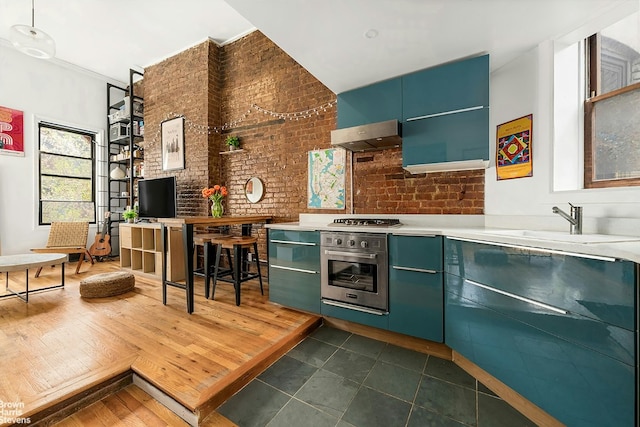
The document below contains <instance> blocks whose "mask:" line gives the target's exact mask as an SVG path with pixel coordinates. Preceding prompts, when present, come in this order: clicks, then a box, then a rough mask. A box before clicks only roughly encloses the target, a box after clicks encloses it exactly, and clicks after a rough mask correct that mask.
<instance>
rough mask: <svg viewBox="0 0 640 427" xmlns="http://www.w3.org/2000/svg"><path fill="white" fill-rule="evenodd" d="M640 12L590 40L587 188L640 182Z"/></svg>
mask: <svg viewBox="0 0 640 427" xmlns="http://www.w3.org/2000/svg"><path fill="white" fill-rule="evenodd" d="M638 26H639V25H638V15H637V13H636V14H633V15H630V16H629V17H627V18H625V19H623V20H621V21H619V22H617V23H615V24H613V25H611V26H609V27H607V28H605V29H603V30H602V31H600V32H598V33H596V34H594V35H592V36H591V37H589V38H588V39H587V40H586V41H585V43H584V45H585V65H586V67H585V68H586V70H585V71H586V101H585V104H584V140H585V144H584V186H585V188H602V187H621V186H632V185H640V34H639V32H638Z"/></svg>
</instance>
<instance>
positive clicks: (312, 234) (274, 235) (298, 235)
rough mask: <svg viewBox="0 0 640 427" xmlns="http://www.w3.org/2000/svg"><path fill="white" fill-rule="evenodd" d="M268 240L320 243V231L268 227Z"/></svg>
mask: <svg viewBox="0 0 640 427" xmlns="http://www.w3.org/2000/svg"><path fill="white" fill-rule="evenodd" d="M269 240H282V241H287V242H306V243H316V244H320V232H318V231H298V230H274V229H269Z"/></svg>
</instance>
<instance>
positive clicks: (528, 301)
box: [464, 279, 569, 315]
mask: <svg viewBox="0 0 640 427" xmlns="http://www.w3.org/2000/svg"><path fill="white" fill-rule="evenodd" d="M464 281H465V282H466V283H468V284H470V285H473V286H477V287H479V288H483V289H486V290H488V291H491V292H495V293H497V294H501V295H504V296H507V297H510V298H514V299H517V300H519V301H523V302H526V303H529V304H532V305H535V306H536V307H541V308H544V309H547V310H550V311H553V312H556V313H559V314H565V315H566V314H569V312H568V311H567V310H563V309H561V308H557V307H553V306H551V305H548V304H545V303H542V302H539V301H535V300H532V299H529V298H525V297H521V296H520V295H516V294H512V293H511V292H507V291H503V290H501V289H496V288H492V287H491V286H487V285H483V284H482V283H478V282H474V281H473V280H469V279H464Z"/></svg>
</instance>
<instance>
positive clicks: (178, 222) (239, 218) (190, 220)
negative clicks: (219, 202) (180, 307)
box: [158, 215, 272, 314]
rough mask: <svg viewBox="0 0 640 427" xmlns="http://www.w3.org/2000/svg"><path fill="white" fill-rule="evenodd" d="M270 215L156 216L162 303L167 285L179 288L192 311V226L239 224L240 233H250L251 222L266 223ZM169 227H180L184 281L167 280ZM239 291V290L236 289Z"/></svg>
mask: <svg viewBox="0 0 640 427" xmlns="http://www.w3.org/2000/svg"><path fill="white" fill-rule="evenodd" d="M271 219H272V217H271V216H270V215H236V216H222V217H220V218H214V217H211V216H184V217H176V218H158V222H159V223H160V224H161V225H162V226H161V231H162V232H161V236H162V303H163V304H164V305H166V304H167V287H168V286H170V287H175V288H180V289H183V290H185V291H186V294H187V312H188V313H189V314H191V313H193V311H194V296H193V295H194V293H193V288H194V284H193V270H194V267H193V253H194V244H193V229H194V227H196V226H198V227H223V226H229V225H241V226H242V235H243V236H249V235H251V228H252V226H253V224H261V223H268V222H269V221H271ZM169 228H181V229H182V244H183V246H184V264H185V280H184V282H185V283H180V282H174V281H171V280H167V249H168V247H169V245H168V241H167V238H168V235H169V234H168V232H167V229H169ZM238 291H239V290H238Z"/></svg>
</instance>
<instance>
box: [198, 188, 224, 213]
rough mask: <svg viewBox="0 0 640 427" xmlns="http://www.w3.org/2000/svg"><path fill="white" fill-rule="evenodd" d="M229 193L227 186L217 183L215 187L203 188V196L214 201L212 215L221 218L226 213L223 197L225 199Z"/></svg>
mask: <svg viewBox="0 0 640 427" xmlns="http://www.w3.org/2000/svg"><path fill="white" fill-rule="evenodd" d="M227 194H229V193H228V192H227V187H225V186H223V185H217V184H216V185H214V186H213V187H210V188H203V189H202V197H204V198H205V199H209V200H211V201H212V202H213V204H212V205H211V216H213V217H214V218H220V217H221V216H222V214H223V213H224V207H223V206H222V199H224V197H225V196H226V195H227Z"/></svg>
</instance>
